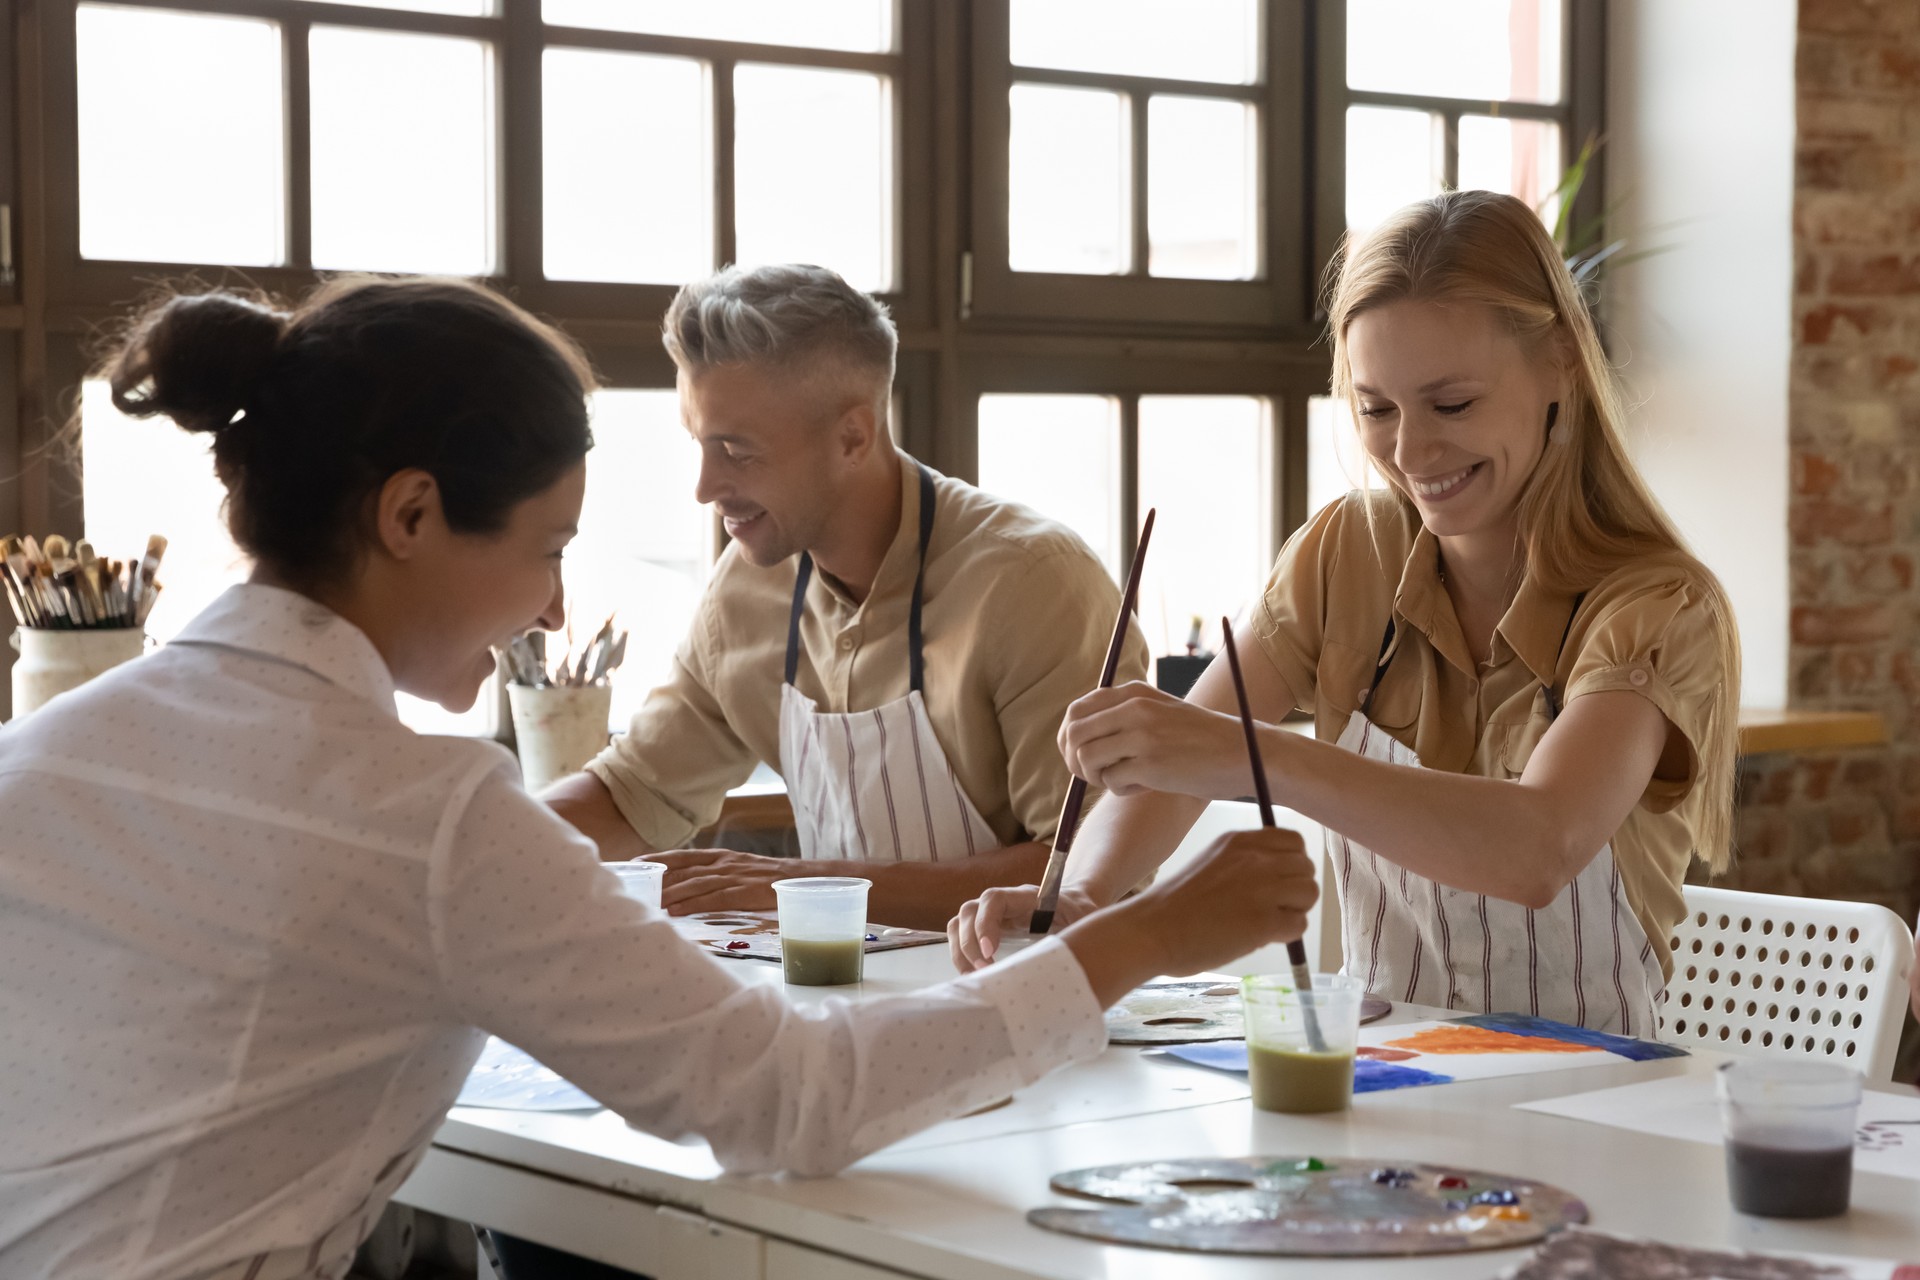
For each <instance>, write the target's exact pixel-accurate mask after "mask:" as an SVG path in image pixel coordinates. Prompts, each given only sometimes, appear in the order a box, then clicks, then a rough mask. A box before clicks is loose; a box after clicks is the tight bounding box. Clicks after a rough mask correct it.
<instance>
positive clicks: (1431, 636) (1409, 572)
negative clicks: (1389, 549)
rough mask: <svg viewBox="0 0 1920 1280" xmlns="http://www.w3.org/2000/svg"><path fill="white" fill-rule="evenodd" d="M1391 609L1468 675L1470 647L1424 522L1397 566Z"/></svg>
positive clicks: (1437, 542) (1434, 542)
mask: <svg viewBox="0 0 1920 1280" xmlns="http://www.w3.org/2000/svg"><path fill="white" fill-rule="evenodd" d="M1393 609H1394V612H1395V613H1398V614H1399V615H1400V616H1401V617H1402V618H1405V619H1406V620H1407V622H1408V623H1409V624H1410V625H1411V626H1413V627H1416V628H1418V629H1419V630H1420V631H1422V632H1424V633H1425V634H1426V637H1427V640H1428V641H1429V642H1430V643H1431V644H1432V645H1433V648H1434V651H1435V652H1436V653H1438V654H1439V655H1440V656H1441V657H1443V658H1445V659H1446V660H1447V661H1448V662H1450V663H1452V664H1453V665H1454V666H1455V667H1457V668H1459V669H1460V670H1461V671H1464V672H1466V673H1467V674H1468V675H1472V674H1473V671H1474V666H1475V664H1474V661H1473V655H1472V651H1471V650H1469V649H1468V648H1467V638H1466V635H1465V634H1464V633H1463V632H1462V631H1461V630H1460V619H1459V618H1458V617H1457V616H1456V615H1455V614H1454V612H1453V601H1452V599H1451V598H1449V597H1448V595H1447V589H1446V587H1445V586H1444V585H1443V584H1442V583H1441V581H1440V540H1439V539H1438V538H1435V537H1434V536H1433V534H1432V533H1430V532H1429V531H1428V530H1427V528H1426V527H1425V526H1424V525H1423V526H1421V528H1420V531H1419V532H1418V533H1416V534H1415V535H1414V538H1413V549H1412V550H1410V551H1408V552H1407V562H1406V564H1405V565H1404V566H1403V567H1402V568H1401V570H1400V586H1399V588H1398V589H1397V590H1395V592H1394V595H1393Z"/></svg>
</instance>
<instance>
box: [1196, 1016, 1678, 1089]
mask: <svg viewBox="0 0 1920 1280" xmlns="http://www.w3.org/2000/svg"><path fill="white" fill-rule="evenodd" d="M1359 1041H1360V1042H1359V1045H1358V1047H1357V1048H1356V1049H1355V1051H1354V1057H1355V1062H1354V1073H1353V1091H1354V1092H1355V1093H1377V1092H1380V1091H1382V1090H1386V1089H1407V1088H1413V1087H1415V1086H1419V1085H1429V1084H1450V1083H1452V1082H1453V1081H1455V1080H1490V1079H1494V1078H1496V1077H1499V1076H1515V1075H1531V1074H1533V1073H1535V1072H1541V1071H1563V1070H1566V1069H1567V1068H1569V1067H1588V1066H1605V1065H1608V1064H1613V1063H1618V1062H1620V1061H1622V1060H1627V1061H1632V1062H1643V1061H1647V1060H1650V1059H1654V1058H1679V1057H1685V1056H1686V1050H1684V1049H1681V1048H1678V1047H1676V1046H1674V1045H1669V1044H1656V1043H1654V1042H1652V1041H1647V1040H1634V1039H1631V1038H1630V1037H1627V1036H1616V1035H1609V1034H1607V1033H1606V1032H1602V1031H1590V1030H1588V1029H1586V1028H1584V1027H1573V1026H1568V1025H1567V1024H1565V1023H1561V1022H1552V1021H1549V1020H1548V1019H1546V1018H1534V1017H1529V1016H1528V1015H1526V1014H1506V1013H1496V1014H1474V1015H1472V1016H1469V1017H1465V1018H1457V1019H1453V1020H1450V1021H1446V1022H1404V1023H1401V1024H1399V1025H1397V1026H1386V1027H1362V1028H1361V1029H1360V1037H1359ZM1167 1053H1169V1054H1171V1055H1172V1056H1174V1057H1176V1058H1180V1059H1182V1060H1184V1061H1187V1062H1191V1063H1194V1064H1196V1065H1198V1066H1203V1067H1213V1068H1215V1069H1216V1070H1221V1071H1245V1070H1246V1069H1247V1047H1246V1045H1245V1044H1244V1043H1243V1042H1238V1041H1236V1042H1233V1043H1222V1044H1210V1045H1181V1046H1176V1047H1172V1048H1169V1049H1168V1050H1167Z"/></svg>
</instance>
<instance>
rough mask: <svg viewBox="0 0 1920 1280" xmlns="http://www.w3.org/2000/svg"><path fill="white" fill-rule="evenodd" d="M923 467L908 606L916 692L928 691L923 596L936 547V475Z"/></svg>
mask: <svg viewBox="0 0 1920 1280" xmlns="http://www.w3.org/2000/svg"><path fill="white" fill-rule="evenodd" d="M913 465H914V466H916V467H919V468H920V567H919V568H918V569H917V570H915V571H914V575H913V603H912V604H910V605H908V606H907V683H908V687H909V688H911V689H912V690H913V691H914V692H915V693H920V692H921V691H922V690H924V689H925V688H926V683H927V661H926V657H925V655H924V654H922V653H921V632H920V603H921V601H920V597H921V594H922V592H923V591H924V589H925V587H926V583H927V548H928V547H930V546H932V545H933V472H931V471H929V470H927V469H926V467H925V466H923V465H921V464H920V463H918V462H916V463H914V464H913Z"/></svg>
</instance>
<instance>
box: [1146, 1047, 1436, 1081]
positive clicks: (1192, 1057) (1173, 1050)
mask: <svg viewBox="0 0 1920 1280" xmlns="http://www.w3.org/2000/svg"><path fill="white" fill-rule="evenodd" d="M1165 1052H1166V1053H1167V1055H1168V1056H1169V1057H1174V1058H1179V1059H1180V1060H1181V1061H1182V1062H1191V1063H1193V1064H1194V1065H1195V1066H1198V1067H1211V1068H1213V1069H1214V1070H1215V1071H1232V1072H1235V1073H1237V1074H1239V1075H1245V1074H1246V1073H1247V1046H1246V1043H1245V1042H1244V1041H1240V1040H1215V1041H1211V1042H1209V1043H1204V1044H1173V1045H1168V1046H1167V1048H1166V1050H1165ZM1451 1083H1453V1077H1452V1076H1443V1075H1441V1074H1439V1073H1438V1072H1435V1071H1422V1070H1420V1068H1418V1067H1408V1066H1402V1065H1401V1064H1400V1063H1398V1062H1378V1061H1376V1060H1374V1059H1372V1058H1362V1059H1360V1060H1359V1061H1358V1062H1356V1063H1354V1064H1353V1091H1354V1092H1355V1093H1379V1092H1381V1091H1382V1090H1386V1089H1411V1088H1415V1087H1417V1086H1419V1085H1423V1084H1451Z"/></svg>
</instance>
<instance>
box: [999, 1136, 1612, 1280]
mask: <svg viewBox="0 0 1920 1280" xmlns="http://www.w3.org/2000/svg"><path fill="white" fill-rule="evenodd" d="M1052 1186H1053V1189H1054V1190H1055V1191H1058V1192H1061V1193H1062V1194H1065V1195H1072V1196H1084V1197H1086V1198H1088V1199H1092V1200H1101V1201H1105V1202H1107V1205H1108V1207H1105V1208H1099V1209H1070V1208H1063V1207H1059V1206H1048V1207H1046V1208H1042V1209H1034V1210H1032V1211H1031V1212H1029V1213H1028V1214H1027V1221H1029V1222H1031V1223H1033V1224H1034V1225H1035V1226H1038V1227H1045V1228H1046V1229H1048V1230H1049V1231H1059V1232H1064V1233H1065V1234H1068V1235H1075V1236H1085V1237H1087V1238H1089V1239H1094V1240H1104V1241H1108V1242H1110V1243H1114V1244H1128V1245H1141V1246H1145V1247H1147V1248H1153V1249H1181V1250H1186V1251H1188V1252H1192V1253H1237V1254H1259V1255H1266V1256H1274V1257H1359V1256H1411V1255H1415V1254H1428V1253H1460V1252H1464V1251H1467V1250H1471V1249H1510V1248H1513V1247H1515V1246H1516V1245H1525V1244H1532V1243H1533V1242H1535V1241H1537V1240H1539V1239H1541V1238H1542V1237H1544V1236H1546V1235H1547V1234H1548V1233H1550V1232H1553V1231H1557V1230H1559V1229H1560V1228H1561V1227H1564V1226H1567V1225H1568V1224H1570V1223H1579V1222H1585V1221H1586V1220H1587V1207H1586V1205H1584V1204H1582V1203H1581V1202H1580V1201H1579V1200H1578V1199H1576V1198H1575V1197H1573V1196H1571V1195H1569V1194H1567V1193H1566V1192H1565V1191H1562V1190H1560V1189H1559V1188H1558V1187H1553V1186H1548V1185H1546V1184H1545V1183H1538V1182H1529V1181H1526V1180H1525V1179H1521V1178H1509V1177H1505V1176H1502V1175H1500V1174H1494V1173H1483V1172H1480V1171H1478V1170H1474V1169H1455V1168H1450V1167H1446V1166H1442V1165H1430V1164H1411V1165H1403V1164H1393V1163H1389V1162H1384V1161H1376V1160H1353V1159H1320V1158H1316V1157H1313V1156H1251V1157H1246V1158H1242V1159H1221V1158H1205V1159H1194V1160H1149V1161H1140V1162H1137V1163H1133V1164H1115V1165H1103V1166H1100V1167H1098V1168H1092V1169H1075V1170H1073V1171H1071V1172H1069V1173H1062V1174H1059V1175H1057V1176H1055V1177H1054V1179H1053V1182H1052Z"/></svg>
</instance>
